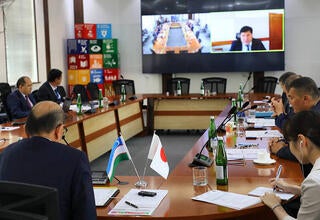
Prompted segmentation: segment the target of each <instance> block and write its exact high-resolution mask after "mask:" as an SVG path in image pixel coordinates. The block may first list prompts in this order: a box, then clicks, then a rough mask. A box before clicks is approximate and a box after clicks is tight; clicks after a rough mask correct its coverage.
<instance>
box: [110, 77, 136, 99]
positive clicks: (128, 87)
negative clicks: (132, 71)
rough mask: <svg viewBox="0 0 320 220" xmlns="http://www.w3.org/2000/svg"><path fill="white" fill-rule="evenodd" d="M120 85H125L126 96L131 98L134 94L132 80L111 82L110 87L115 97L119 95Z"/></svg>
mask: <svg viewBox="0 0 320 220" xmlns="http://www.w3.org/2000/svg"><path fill="white" fill-rule="evenodd" d="M121 85H125V88H126V93H127V96H132V95H135V94H136V91H135V88H134V81H133V80H131V79H118V80H114V81H112V86H113V89H114V92H115V94H116V95H120V94H121Z"/></svg>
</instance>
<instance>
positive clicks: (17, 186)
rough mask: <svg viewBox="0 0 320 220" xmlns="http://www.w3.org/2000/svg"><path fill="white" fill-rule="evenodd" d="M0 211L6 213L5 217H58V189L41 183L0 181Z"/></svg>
mask: <svg viewBox="0 0 320 220" xmlns="http://www.w3.org/2000/svg"><path fill="white" fill-rule="evenodd" d="M0 211H2V212H3V213H6V214H8V218H7V219H48V220H54V219H58V218H59V211H60V210H59V199H58V190H57V189H56V188H51V187H47V186H41V185H34V184H28V183H19V182H11V181H0ZM9 217H10V218H9ZM14 217H17V218H14ZM18 217H19V218H18ZM27 217H28V218H27ZM1 219H2V218H1ZM4 219H6V218H4Z"/></svg>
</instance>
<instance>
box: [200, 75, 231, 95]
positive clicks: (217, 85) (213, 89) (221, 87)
mask: <svg viewBox="0 0 320 220" xmlns="http://www.w3.org/2000/svg"><path fill="white" fill-rule="evenodd" d="M202 81H203V86H204V89H205V91H207V90H209V91H210V93H216V94H224V93H226V87H227V79H226V78H221V77H209V78H203V79H202Z"/></svg>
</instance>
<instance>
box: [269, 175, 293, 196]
mask: <svg viewBox="0 0 320 220" xmlns="http://www.w3.org/2000/svg"><path fill="white" fill-rule="evenodd" d="M269 182H270V184H271V186H272V188H274V189H275V190H276V191H279V192H287V193H291V192H289V191H288V189H289V188H290V187H289V186H290V184H288V183H287V182H285V181H284V180H283V179H278V180H276V178H271V179H270V180H269Z"/></svg>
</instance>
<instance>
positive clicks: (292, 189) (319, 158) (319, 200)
mask: <svg viewBox="0 0 320 220" xmlns="http://www.w3.org/2000/svg"><path fill="white" fill-rule="evenodd" d="M319 124H320V114H319V112H314V111H302V112H299V113H297V114H296V115H295V116H293V117H292V118H290V119H289V120H288V121H287V122H286V124H285V125H284V136H285V137H286V139H287V140H288V141H289V144H290V150H291V152H292V153H293V154H294V155H295V157H296V158H297V159H298V160H299V162H300V163H301V164H305V163H311V164H313V168H312V170H311V172H310V174H309V175H308V176H307V177H306V178H305V180H304V181H303V182H302V185H301V186H300V185H292V184H289V183H287V182H285V181H284V180H281V179H279V180H278V181H276V180H275V179H271V184H272V186H273V187H276V189H278V190H281V191H283V192H289V193H293V194H295V195H300V196H301V199H300V201H301V206H300V209H299V211H298V215H297V219H320V209H319V207H320V197H319V195H320V178H319V177H320V126H319ZM261 200H262V201H263V203H265V204H266V205H267V206H268V207H270V208H271V209H272V211H273V212H274V214H275V215H276V216H277V218H278V219H282V220H289V219H294V218H293V217H291V216H289V215H288V213H287V212H286V211H285V209H284V208H283V207H282V206H281V199H280V198H279V197H278V196H276V195H275V194H274V193H266V194H265V195H263V196H262V197H261Z"/></svg>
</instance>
